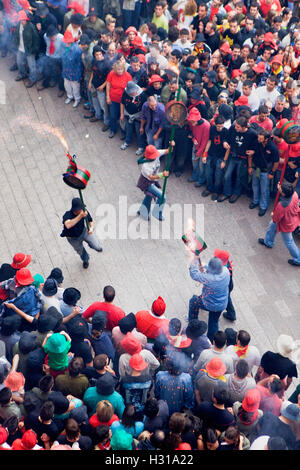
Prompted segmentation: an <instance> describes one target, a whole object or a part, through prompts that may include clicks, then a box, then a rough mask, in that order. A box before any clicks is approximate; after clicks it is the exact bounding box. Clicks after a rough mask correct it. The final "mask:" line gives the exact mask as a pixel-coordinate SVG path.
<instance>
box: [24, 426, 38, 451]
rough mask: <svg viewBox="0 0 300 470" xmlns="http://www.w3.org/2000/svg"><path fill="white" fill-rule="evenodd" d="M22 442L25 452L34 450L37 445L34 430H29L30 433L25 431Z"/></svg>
mask: <svg viewBox="0 0 300 470" xmlns="http://www.w3.org/2000/svg"><path fill="white" fill-rule="evenodd" d="M21 442H22V444H23V447H24V449H25V450H30V449H33V447H34V446H35V445H36V443H37V438H36V434H35V432H34V431H33V430H32V429H28V431H25V432H24V434H23V437H22V439H21Z"/></svg>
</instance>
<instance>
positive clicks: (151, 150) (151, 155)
mask: <svg viewBox="0 0 300 470" xmlns="http://www.w3.org/2000/svg"><path fill="white" fill-rule="evenodd" d="M159 155H160V153H159V151H158V150H157V148H156V147H155V146H154V145H147V147H146V148H145V158H146V159H147V160H155V159H156V158H157V157H159Z"/></svg>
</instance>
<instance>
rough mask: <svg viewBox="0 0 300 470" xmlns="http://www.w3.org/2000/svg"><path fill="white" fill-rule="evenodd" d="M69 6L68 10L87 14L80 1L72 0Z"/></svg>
mask: <svg viewBox="0 0 300 470" xmlns="http://www.w3.org/2000/svg"><path fill="white" fill-rule="evenodd" d="M67 8H68V10H74V13H80V15H83V16H85V15H86V11H85V10H84V9H83V7H82V6H81V5H80V4H79V3H78V2H70V3H69V5H68V7H67Z"/></svg>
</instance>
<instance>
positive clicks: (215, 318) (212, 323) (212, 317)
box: [188, 295, 222, 342]
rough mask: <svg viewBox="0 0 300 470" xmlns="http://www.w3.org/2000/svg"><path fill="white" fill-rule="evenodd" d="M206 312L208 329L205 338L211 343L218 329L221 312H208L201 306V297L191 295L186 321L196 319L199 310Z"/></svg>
mask: <svg viewBox="0 0 300 470" xmlns="http://www.w3.org/2000/svg"><path fill="white" fill-rule="evenodd" d="M200 309H201V310H206V311H208V329H207V337H208V339H209V340H210V341H211V342H212V341H213V338H214V334H215V333H216V331H218V329H219V318H220V316H221V313H222V310H221V311H218V312H214V311H209V310H208V309H207V308H206V307H205V306H204V304H203V300H202V297H201V296H200V295H193V297H192V298H191V299H190V302H189V317H188V321H189V322H190V321H191V320H194V319H195V318H198V315H199V310H200Z"/></svg>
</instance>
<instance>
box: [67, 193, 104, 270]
mask: <svg viewBox="0 0 300 470" xmlns="http://www.w3.org/2000/svg"><path fill="white" fill-rule="evenodd" d="M85 219H86V220H87V221H88V226H89V229H87V228H86V226H85ZM63 226H64V227H63V231H62V233H61V235H60V236H61V237H66V238H67V240H68V242H69V243H70V245H71V246H72V247H73V248H74V250H75V251H76V252H77V253H78V254H79V256H80V258H81V259H82V261H83V267H84V268H85V269H87V268H88V267H89V257H90V256H89V254H88V252H87V251H86V249H85V248H84V246H83V242H86V243H87V244H88V245H89V247H90V248H92V249H93V250H96V251H98V252H99V253H101V251H102V247H101V245H100V241H99V240H98V238H97V237H96V235H94V234H93V228H94V222H93V219H92V217H91V215H90V213H89V212H88V211H86V210H85V209H84V208H83V204H82V202H81V199H80V198H78V197H75V198H73V199H72V207H71V209H70V210H69V211H67V212H65V214H64V215H63Z"/></svg>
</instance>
